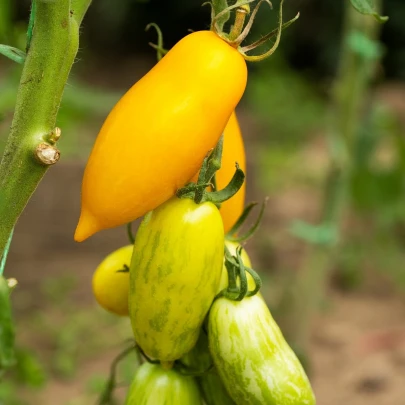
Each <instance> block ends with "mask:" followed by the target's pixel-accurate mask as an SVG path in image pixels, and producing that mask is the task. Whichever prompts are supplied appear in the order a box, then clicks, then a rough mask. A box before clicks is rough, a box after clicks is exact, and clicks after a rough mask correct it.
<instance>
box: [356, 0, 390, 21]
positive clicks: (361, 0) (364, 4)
mask: <svg viewBox="0 0 405 405" xmlns="http://www.w3.org/2000/svg"><path fill="white" fill-rule="evenodd" d="M350 1H351V3H352V6H353V7H354V8H355V9H356V10H357V11H358V12H359V13H361V14H364V15H371V16H373V17H374V18H375V19H376V20H377V21H378V22H379V23H381V24H383V23H386V22H387V21H388V19H389V17H387V16H381V15H380V14H378V13H377V11H376V10H375V8H374V1H373V0H350Z"/></svg>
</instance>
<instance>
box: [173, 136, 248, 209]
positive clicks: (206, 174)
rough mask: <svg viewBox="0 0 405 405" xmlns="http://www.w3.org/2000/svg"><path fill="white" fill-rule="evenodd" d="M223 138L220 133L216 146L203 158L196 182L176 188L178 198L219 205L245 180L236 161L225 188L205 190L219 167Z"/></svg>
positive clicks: (211, 184) (236, 190) (230, 196)
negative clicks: (233, 172) (231, 175)
mask: <svg viewBox="0 0 405 405" xmlns="http://www.w3.org/2000/svg"><path fill="white" fill-rule="evenodd" d="M223 138H224V137H223V135H222V136H221V137H220V139H219V141H218V143H217V145H216V147H215V148H214V149H213V150H212V151H211V153H210V154H209V155H208V156H206V157H205V158H204V161H203V164H202V166H201V169H200V173H199V175H198V180H197V183H188V184H186V186H184V187H183V188H181V189H179V190H177V192H176V196H177V197H178V198H190V199H192V200H194V202H195V203H197V204H200V203H202V202H206V201H210V202H212V203H214V204H216V205H217V206H219V205H220V204H221V203H223V202H224V201H226V200H229V199H230V198H232V197H233V196H234V195H235V194H236V193H237V192H238V191H239V189H240V188H241V187H242V185H243V182H244V181H245V174H244V173H243V171H242V170H241V169H240V168H239V166H238V164H237V163H236V170H235V174H234V175H233V177H232V179H231V181H230V182H229V183H228V185H227V186H226V187H225V188H223V189H222V190H215V191H208V190H207V187H212V186H213V183H212V182H213V179H214V176H215V172H217V171H218V170H219V169H220V168H221V158H222V147H223V141H224V139H223Z"/></svg>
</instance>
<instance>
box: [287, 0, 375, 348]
mask: <svg viewBox="0 0 405 405" xmlns="http://www.w3.org/2000/svg"><path fill="white" fill-rule="evenodd" d="M381 2H382V0H378V1H376V3H378V4H376V7H377V8H380V7H381ZM345 4H346V6H345V7H346V10H345V12H346V15H345V27H344V34H343V38H342V47H341V59H340V66H339V71H338V75H337V78H336V81H335V88H334V93H333V98H332V105H331V111H330V131H329V141H330V142H329V145H330V149H329V151H330V157H331V164H330V168H329V172H328V174H327V177H326V181H325V183H326V184H325V188H324V190H325V195H324V202H323V209H322V223H323V224H324V225H329V226H332V227H334V228H335V229H336V230H337V232H338V234H339V233H341V229H342V223H343V219H344V215H345V213H346V211H347V209H348V205H349V198H348V196H349V184H350V175H351V161H352V158H353V148H354V144H355V140H356V136H357V133H358V130H359V128H360V125H361V122H362V109H363V106H364V103H365V100H366V96H367V91H368V87H369V85H370V81H371V79H372V75H373V72H374V68H375V65H376V60H373V61H370V59H367V58H365V57H362V56H361V55H359V53H358V52H356V51H355V50H354V49H353V48H352V47H351V46H350V45H349V38H350V36H351V35H352V34H353V32H360V33H362V34H363V35H365V36H367V37H368V38H370V39H372V40H374V39H375V38H377V35H378V33H379V24H378V23H377V22H376V21H374V19H372V18H370V17H366V16H363V15H361V14H359V13H358V12H357V11H356V10H354V9H353V7H352V6H351V4H350V2H349V1H347V2H346V3H345ZM339 239H340V238H338V239H337V241H336V243H331V244H329V245H327V246H313V247H312V249H311V251H310V253H309V255H308V257H307V259H306V261H305V262H304V264H303V267H302V269H301V271H300V272H299V275H298V280H297V281H296V283H294V284H295V287H293V290H292V291H288V292H287V294H286V295H285V297H284V300H283V301H282V302H281V305H280V306H281V308H280V309H281V311H288V315H289V316H288V317H287V323H286V324H285V325H284V326H285V328H284V331H285V334H286V335H287V338H288V339H289V341H290V343H291V344H292V345H293V346H294V347H298V348H301V349H302V348H303V350H304V351H305V349H306V348H307V347H308V342H309V338H310V331H311V319H312V317H313V315H314V313H315V312H316V310H317V308H318V306H319V303H320V302H321V301H322V299H323V298H324V296H325V292H326V289H327V287H328V283H329V279H330V275H331V270H332V269H333V264H334V262H335V258H336V255H337V254H338V252H339V248H340V245H339ZM298 308H299V310H298ZM284 319H286V318H284Z"/></svg>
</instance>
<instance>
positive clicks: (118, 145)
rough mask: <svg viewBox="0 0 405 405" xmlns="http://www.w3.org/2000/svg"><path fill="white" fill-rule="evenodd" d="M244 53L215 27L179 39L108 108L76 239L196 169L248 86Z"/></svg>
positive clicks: (116, 220)
mask: <svg viewBox="0 0 405 405" xmlns="http://www.w3.org/2000/svg"><path fill="white" fill-rule="evenodd" d="M246 80H247V69H246V62H245V60H244V59H243V57H242V55H241V54H240V53H239V52H238V51H237V50H236V49H235V48H233V47H231V46H230V45H228V44H227V43H226V42H225V41H224V40H222V39H221V38H220V37H219V36H218V35H216V34H215V33H214V32H212V31H197V32H194V33H192V34H189V35H187V36H186V37H185V38H183V39H182V40H181V41H180V42H178V43H177V44H176V45H175V46H174V47H173V48H172V49H171V50H170V51H169V52H168V53H167V54H166V56H164V57H163V59H161V60H160V61H159V62H158V63H157V64H156V65H155V66H154V67H153V68H152V69H151V70H150V71H149V73H147V74H146V75H145V76H144V77H143V78H142V79H141V80H139V81H138V82H137V83H136V84H135V85H134V86H133V87H132V88H131V89H130V90H129V91H128V92H127V93H126V94H125V95H124V96H123V97H122V98H121V100H120V101H119V102H118V104H117V105H116V106H115V107H114V108H113V110H112V111H111V112H110V114H109V116H108V117H107V120H106V121H105V123H104V125H103V127H102V128H101V131H100V133H99V135H98V137H97V140H96V143H95V145H94V148H93V150H92V152H91V155H90V158H89V160H88V163H87V167H86V169H85V173H84V177H83V185H82V211H81V215H80V220H79V224H78V226H77V229H76V233H75V240H76V241H79V242H80V241H83V240H84V239H86V238H88V237H89V236H91V235H92V234H94V233H96V232H98V231H100V230H102V229H107V228H112V227H115V226H119V225H122V224H125V223H127V222H130V221H132V220H134V219H136V218H138V217H140V216H142V215H144V214H145V213H146V212H148V211H150V210H152V209H154V208H156V207H157V206H159V205H160V204H162V203H163V202H165V201H167V200H168V199H169V198H170V197H172V196H173V195H174V194H175V192H176V190H177V189H179V188H181V187H182V186H184V185H185V184H186V183H187V181H188V180H189V179H190V178H191V177H192V176H193V175H194V174H195V173H196V172H197V171H198V169H199V167H200V166H201V164H202V161H203V159H204V157H205V155H206V154H207V153H208V151H209V150H210V149H212V148H213V147H214V146H215V145H216V143H217V142H218V139H219V137H220V135H221V134H222V132H223V130H224V128H225V126H226V123H227V122H228V120H229V117H230V115H231V113H232V111H233V110H234V109H235V107H236V105H237V104H238V102H239V100H240V98H241V97H242V94H243V92H244V90H245V87H246Z"/></svg>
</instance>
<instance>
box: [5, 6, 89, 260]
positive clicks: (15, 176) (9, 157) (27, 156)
mask: <svg viewBox="0 0 405 405" xmlns="http://www.w3.org/2000/svg"><path fill="white" fill-rule="evenodd" d="M34 1H35V2H36V13H35V20H34V30H33V36H32V40H31V43H30V48H29V50H28V53H27V57H26V60H25V63H24V68H23V72H22V75H21V80H20V85H19V88H18V93H17V102H16V108H15V113H14V117H13V122H12V125H11V131H10V134H9V137H8V140H7V144H6V148H5V151H4V155H3V158H2V161H1V164H0V257H1V256H2V254H3V251H4V248H5V245H6V243H7V240H8V237H9V235H10V232H11V231H12V229H13V227H14V225H15V223H16V222H17V220H18V217H19V216H20V214H21V212H22V211H23V209H24V207H25V205H26V204H27V202H28V200H29V198H30V197H31V195H32V193H33V192H34V191H35V188H36V187H37V185H38V183H39V182H40V180H41V179H42V177H43V175H44V174H45V172H46V171H47V169H48V168H49V166H50V165H51V164H53V163H56V161H57V160H58V159H59V151H58V150H57V149H56V147H55V142H56V140H57V138H58V137H59V135H60V131H59V130H58V129H55V123H56V116H57V113H58V109H59V105H60V102H61V99H62V94H63V90H64V87H65V84H66V81H67V78H68V75H69V72H70V69H71V67H72V64H73V62H74V59H75V57H76V53H77V50H78V44H79V25H80V23H81V21H82V19H83V16H84V14H85V12H86V11H87V8H88V7H89V5H90V2H91V0H72V1H70V0H58V1H52V2H49V1H45V0H34Z"/></svg>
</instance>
